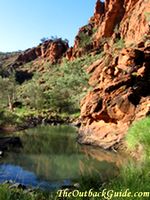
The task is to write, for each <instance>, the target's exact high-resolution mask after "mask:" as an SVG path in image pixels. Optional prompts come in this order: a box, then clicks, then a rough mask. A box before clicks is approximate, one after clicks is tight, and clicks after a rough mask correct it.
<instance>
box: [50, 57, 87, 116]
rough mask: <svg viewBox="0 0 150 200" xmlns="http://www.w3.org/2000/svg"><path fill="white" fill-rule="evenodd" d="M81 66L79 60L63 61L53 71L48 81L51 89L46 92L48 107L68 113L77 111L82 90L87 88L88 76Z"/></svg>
mask: <svg viewBox="0 0 150 200" xmlns="http://www.w3.org/2000/svg"><path fill="white" fill-rule="evenodd" d="M82 65H83V63H82V60H81V59H76V60H75V61H73V62H67V61H64V62H63V63H62V65H61V66H59V67H58V68H55V69H54V70H53V75H52V76H51V79H50V80H49V81H48V84H49V86H50V88H51V89H50V90H49V91H47V96H48V97H49V103H50V107H52V108H54V109H57V110H59V111H60V112H69V113H72V112H74V111H77V110H78V109H79V101H80V100H81V98H82V96H83V93H84V92H83V88H85V90H86V89H87V86H88V76H87V74H86V73H85V70H84V69H83V66H82Z"/></svg>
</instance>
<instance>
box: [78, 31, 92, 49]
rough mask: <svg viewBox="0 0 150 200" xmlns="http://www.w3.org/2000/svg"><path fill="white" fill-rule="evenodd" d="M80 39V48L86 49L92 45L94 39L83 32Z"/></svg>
mask: <svg viewBox="0 0 150 200" xmlns="http://www.w3.org/2000/svg"><path fill="white" fill-rule="evenodd" d="M79 37H80V45H79V46H80V47H81V48H85V47H86V46H88V45H90V44H91V42H92V37H91V36H90V35H88V34H87V33H84V32H81V33H80V34H79Z"/></svg>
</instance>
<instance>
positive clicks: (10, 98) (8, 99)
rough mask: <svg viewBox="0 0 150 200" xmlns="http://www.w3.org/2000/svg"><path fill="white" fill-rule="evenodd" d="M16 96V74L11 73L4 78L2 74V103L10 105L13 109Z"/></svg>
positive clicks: (0, 78)
mask: <svg viewBox="0 0 150 200" xmlns="http://www.w3.org/2000/svg"><path fill="white" fill-rule="evenodd" d="M15 96H16V82H15V76H14V75H11V76H10V77H8V78H2V77H1V76H0V105H1V107H2V108H3V107H6V106H8V105H9V107H10V109H12V104H13V102H14V101H15V98H16V97H15Z"/></svg>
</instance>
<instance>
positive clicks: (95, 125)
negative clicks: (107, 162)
mask: <svg viewBox="0 0 150 200" xmlns="http://www.w3.org/2000/svg"><path fill="white" fill-rule="evenodd" d="M93 30H94V31H93ZM83 35H84V36H85V35H86V36H89V37H90V38H92V39H90V43H88V44H87V45H85V46H84V47H83V46H82V47H81V39H83ZM86 52H90V53H91V55H93V53H94V54H96V53H97V52H98V53H101V54H100V58H99V59H98V60H97V61H95V62H94V63H93V64H92V65H90V66H89V67H88V68H87V73H89V75H90V79H89V85H90V86H91V87H92V88H93V89H91V90H90V91H89V92H88V94H87V95H86V96H85V97H84V98H83V99H82V101H81V116H80V122H81V127H80V133H79V136H78V141H79V142H80V143H84V144H92V145H97V146H100V147H102V148H105V149H109V148H112V147H113V148H114V147H117V145H118V143H120V142H121V141H122V139H123V138H124V136H125V134H126V133H127V130H128V128H129V127H130V125H131V124H132V123H133V122H134V121H136V120H139V119H141V118H142V117H145V116H147V115H149V113H150V1H149V0H105V3H103V2H100V1H99V0H98V1H97V3H96V7H95V12H94V16H93V17H91V18H90V20H89V24H88V25H86V26H84V27H82V28H81V29H80V30H79V33H78V35H77V37H76V39H75V45H74V47H73V48H72V49H71V53H72V54H70V56H68V59H74V58H75V57H76V56H80V55H83V54H85V53H86Z"/></svg>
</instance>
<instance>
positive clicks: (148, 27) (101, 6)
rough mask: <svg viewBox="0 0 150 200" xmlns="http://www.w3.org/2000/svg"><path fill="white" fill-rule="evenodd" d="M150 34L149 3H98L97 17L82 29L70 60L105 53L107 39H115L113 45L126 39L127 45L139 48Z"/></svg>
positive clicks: (109, 0)
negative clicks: (92, 53)
mask: <svg viewBox="0 0 150 200" xmlns="http://www.w3.org/2000/svg"><path fill="white" fill-rule="evenodd" d="M149 31H150V2H149V0H145V1H143V0H122V1H121V0H105V2H101V1H100V0H97V2H96V6H95V11H94V15H93V16H92V17H91V18H90V19H89V23H88V25H85V26H83V27H82V28H80V29H79V32H78V34H77V36H76V38H75V42H74V46H73V48H71V49H69V50H68V53H67V56H66V57H67V59H69V60H73V59H75V58H76V57H79V56H82V55H84V54H86V53H88V52H93V51H94V52H95V51H97V50H99V51H103V48H101V47H102V46H103V42H104V38H109V39H112V43H115V42H116V40H115V39H122V40H124V42H125V44H126V45H127V46H132V45H136V44H138V43H140V42H141V41H146V40H147V39H150V38H147V35H148V33H149ZM83 41H85V42H83ZM68 54H69V56H68Z"/></svg>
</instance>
